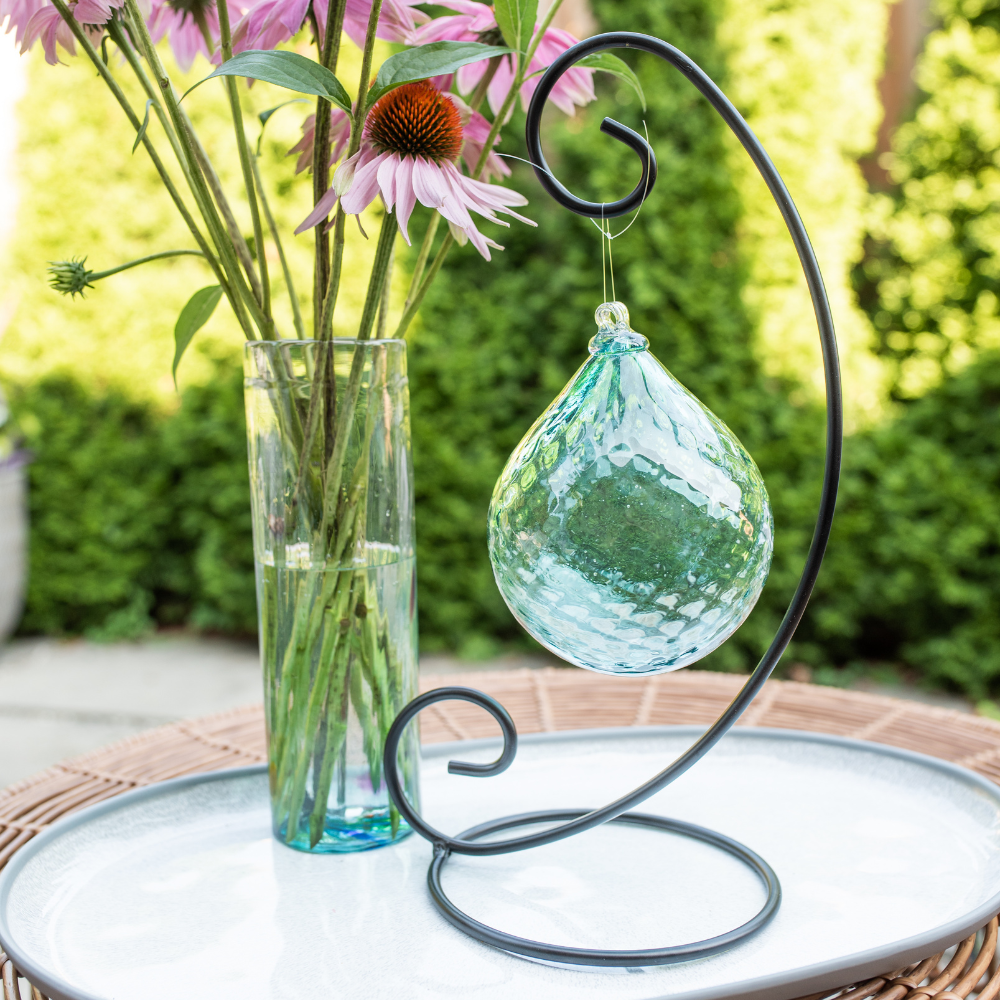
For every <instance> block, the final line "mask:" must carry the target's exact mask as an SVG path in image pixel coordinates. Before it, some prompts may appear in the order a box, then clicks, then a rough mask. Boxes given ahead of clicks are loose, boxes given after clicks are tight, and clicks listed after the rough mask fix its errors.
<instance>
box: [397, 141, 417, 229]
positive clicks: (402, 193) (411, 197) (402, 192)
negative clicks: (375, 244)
mask: <svg viewBox="0 0 1000 1000" xmlns="http://www.w3.org/2000/svg"><path fill="white" fill-rule="evenodd" d="M416 200H417V196H416V193H415V192H414V190H413V157H411V156H403V157H401V158H400V161H399V172H398V173H397V175H396V224H397V225H398V226H399V231H400V232H401V233H402V234H403V239H404V240H406V242H407V244H409V242H410V234H409V233H408V232H407V227H408V226H409V224H410V215H411V214H412V212H413V206H414V205H415V204H416Z"/></svg>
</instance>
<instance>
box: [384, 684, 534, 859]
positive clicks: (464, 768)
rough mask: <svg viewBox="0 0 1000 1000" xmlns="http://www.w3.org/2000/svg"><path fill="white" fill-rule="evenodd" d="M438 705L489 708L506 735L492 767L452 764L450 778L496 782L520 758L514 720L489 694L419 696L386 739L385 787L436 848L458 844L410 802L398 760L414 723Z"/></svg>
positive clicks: (457, 691)
mask: <svg viewBox="0 0 1000 1000" xmlns="http://www.w3.org/2000/svg"><path fill="white" fill-rule="evenodd" d="M436 701H469V702H472V704H473V705H478V706H479V707H480V708H485V709H486V711H487V712H489V713H490V715H492V716H493V718H494V719H496V720H497V722H498V723H499V724H500V729H501V730H502V731H503V753H502V754H500V756H499V757H498V758H497V759H496V760H495V761H493V762H492V763H491V764H470V763H468V762H467V761H462V760H451V761H449V762H448V773H449V774H462V775H465V776H466V777H469V778H492V777H494V776H495V775H497V774H502V773H503V772H504V771H506V770H507V768H508V767H510V765H511V764H513V763H514V758H515V757H516V756H517V729H516V728H515V726H514V720H513V719H512V718H511V717H510V714H509V713H508V711H507V709H505V708H504V707H503V705H501V704H500V702H498V701H495V700H494V699H493V698H491V697H490V696H489V695H488V694H483V692H482V691H475V690H473V689H472V688H463V687H444V688H435V689H434V690H433V691H428V692H427V693H426V694H421V695H418V696H417V697H416V698H414V699H413V701H411V702H410V703H409V704H408V705H407V706H406V707H405V708H404V709H403V710H402V711H401V712H400V713H399V715H397V716H396V718H395V720H394V721H393V723H392V725H391V726H390V727H389V733H388V735H387V736H386V738H385V765H384V766H385V783H386V787H387V788H388V790H389V795H390V797H391V798H392V801H393V802H395V803H396V808H397V809H398V810H399V812H400V814H401V815H402V816H403V818H404V819H405V820H406V822H407V823H409V824H410V826H412V827H413V829H414V830H416V831H417V832H418V833H419V834H420V835H421V836H422V837H424V838H425V839H426V840H429V841H431V842H432V843H435V844H442V845H449V846H450V844H452V843H454V841H453V840H452V838H450V837H448V836H447V835H446V834H443V833H440V832H439V831H437V830H435V829H434V827H432V826H428V825H427V824H426V823H425V822H424V821H423V819H422V818H421V816H420V814H419V813H418V812H416V811H415V810H414V808H413V806H411V805H410V803H409V802H408V801H407V798H406V795H405V793H404V792H403V786H402V783H401V782H400V780H399V766H398V762H397V760H396V755H397V753H398V751H399V741H400V740H401V739H402V738H403V731H404V730H405V729H406V727H407V726H408V725H409V723H410V720H411V719H412V718H413V717H414V716H415V715H417V713H419V712H422V711H423V710H424V709H425V708H427V707H428V706H429V705H433V704H434V703H435V702H436Z"/></svg>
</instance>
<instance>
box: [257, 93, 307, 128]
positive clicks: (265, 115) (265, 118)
mask: <svg viewBox="0 0 1000 1000" xmlns="http://www.w3.org/2000/svg"><path fill="white" fill-rule="evenodd" d="M308 103H309V102H308V101H307V100H306V99H305V98H304V97H293V98H292V99H291V100H290V101H282V102H281V103H280V104H276V105H275V106H274V107H273V108H268V109H267V111H262V112H261V113H260V114H259V115H257V117H258V118H259V119H260V124H261V126H264V125H266V124H267V123H268V122H269V121H270V120H271V115H273V114H274V113H275V111H280V110H281V109H282V108H287V107H288V105H289V104H308Z"/></svg>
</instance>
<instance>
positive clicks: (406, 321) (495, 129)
mask: <svg viewBox="0 0 1000 1000" xmlns="http://www.w3.org/2000/svg"><path fill="white" fill-rule="evenodd" d="M560 2H561V0H556V2H555V3H553V5H552V8H551V9H550V10H549V12H548V14H547V15H546V18H545V20H544V21H543V22H542V26H541V28H540V29H539V30H538V31H537V32H536V33H535V38H534V40H533V42H532V44H531V45H530V46H529V47H528V53H527V55H522V54H520V53H519V54H518V57H517V71H516V72H515V74H514V81H513V83H512V84H511V87H510V90H508V91H507V96H506V97H505V98H504V102H503V106H502V107H501V108H500V110H499V112H497V114H496V117H494V119H493V124H492V125H491V126H490V133H489V135H488V136H487V137H486V142H485V143H484V144H483V151H482V153H480V154H479V160H478V161H477V162H476V167H475V169H474V170H473V171H472V176H473V177H474V178H475V179H476V180H479V178H480V176H481V175H482V173H483V170H484V169H485V167H486V160H487V158H488V157H489V155H490V153H491V152H492V150H493V142H494V140H495V139H496V137H497V136H498V135H499V134H500V126H501V125H502V124H503V123H504V122H505V121H506V120H507V115H508V114H509V113H510V110H511V108H513V106H514V102H515V101H516V100H517V95H518V92H519V91H520V89H521V84H522V83H523V82H524V72H525V68H526V67H527V66H528V64H529V63H530V61H531V57H532V55H534V53H535V49H536V48H538V42H539V40H540V39H541V37H542V34H543V33H544V31H545V29H546V28H547V27H548V26H549V24H551V22H552V18H553V17H554V16H555V12H556V10H557V9H558V7H559V4H560ZM454 242H455V238H454V237H453V236H452V235H451V233H450V232H449V233H447V234H446V235H445V238H444V240H443V241H442V243H441V246H440V247H439V249H438V252H437V256H436V257H435V258H434V262H433V263H432V264H431V266H430V269H429V270H428V272H427V275H426V276H425V277H424V279H423V280H422V281H421V282H420V285H419V287H418V288H417V290H416V292H414V293H413V297H412V300H410V301H409V304H408V305H407V306H406V307H405V308H404V309H403V315H402V317H401V318H400V320H399V325H398V326H397V327H396V332H395V333H394V334H393V336H394V337H405V336H406V331H407V330H408V329H409V327H410V324H411V323H412V322H413V318H414V316H416V315H417V311H418V310H419V309H420V306H421V304H422V303H423V301H424V296H425V295H426V294H427V290H428V289H429V288H430V287H431V284H432V283H433V281H434V279H435V278H436V277H437V273H438V271H440V270H441V265H442V264H443V263H444V261H445V258H446V257H447V256H448V251H449V250H451V247H452V244H453V243H454Z"/></svg>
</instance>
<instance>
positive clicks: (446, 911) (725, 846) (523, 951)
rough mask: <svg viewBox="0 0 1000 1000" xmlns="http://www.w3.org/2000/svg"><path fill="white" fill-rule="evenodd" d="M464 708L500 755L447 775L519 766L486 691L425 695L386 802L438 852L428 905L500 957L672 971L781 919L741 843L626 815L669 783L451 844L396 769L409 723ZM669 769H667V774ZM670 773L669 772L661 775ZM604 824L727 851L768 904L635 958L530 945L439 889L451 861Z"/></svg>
mask: <svg viewBox="0 0 1000 1000" xmlns="http://www.w3.org/2000/svg"><path fill="white" fill-rule="evenodd" d="M450 700H458V701H467V702H471V703H472V704H474V705H478V706H479V707H480V708H484V709H486V711H487V712H489V713H490V715H492V716H493V718H494V719H496V721H497V723H498V724H499V726H500V729H501V731H502V733H503V752H502V753H501V754H500V756H499V757H498V758H497V759H496V760H495V761H493V762H492V763H489V764H471V763H468V762H466V761H458V760H453V761H450V762H449V763H448V771H449V773H450V774H463V775H466V776H467V777H473V778H491V777H493V776H495V775H497V774H500V773H502V772H503V771H506V770H507V768H508V767H510V765H511V764H512V763H513V762H514V757H515V755H516V754H517V730H516V729H515V727H514V720H513V719H511V717H510V714H509V713H508V712H507V710H506V709H505V708H504V707H503V705H501V704H500V703H499V702H498V701H495V700H494V699H493V698H491V697H490V696H489V695H486V694H483V692H481V691H474V690H472V689H471V688H461V687H446V688H436V689H434V690H433V691H427V692H425V693H424V694H422V695H419V696H418V697H416V698H414V699H413V701H411V702H410V703H409V704H408V705H407V706H406V707H405V708H404V709H403V710H402V711H401V712H400V713H399V715H398V716H397V717H396V720H395V722H393V724H392V726H391V727H390V729H389V734H388V736H387V737H386V741H385V780H386V785H387V787H388V789H389V795H390V796H391V798H392V800H393V802H394V803H395V804H396V808H397V809H399V811H400V813H401V814H402V815H403V817H404V818H405V819H406V821H407V822H408V823H409V824H410V826H411V827H412V828H413V830H414V831H415V832H416V833H418V834H419V835H420V836H421V837H423V838H424V839H425V840H428V841H430V842H431V843H432V844H433V845H434V858H433V860H432V861H431V866H430V868H429V869H428V872H427V885H428V887H429V888H430V892H431V898H432V899H433V900H434V903H435V904H436V906H437V908H438V909H439V910H440V911H441V913H442V914H443V916H444V917H445V919H446V920H448V921H449V922H450V923H452V924H453V925H454V926H455V927H457V928H458V929H459V930H461V931H464V932H465V933H466V934H468V935H470V936H471V937H473V938H475V939H476V940H478V941H482V942H483V943H484V944H488V945H492V946H493V947H494V948H500V949H502V950H503V951H508V952H512V953H513V954H515V955H521V956H523V957H524V958H530V959H533V960H535V961H541V962H551V963H554V964H558V965H577V966H581V965H582V966H599V967H605V968H615V967H617V968H639V967H642V966H646V965H670V964H671V963H674V962H685V961H690V960H691V959H694V958H705V957H707V956H708V955H714V954H716V953H717V952H720V951H724V950H725V949H727V948H731V947H732V946H733V945H734V944H736V943H737V942H739V941H741V940H742V939H743V938H746V937H749V936H750V935H751V934H754V933H755V932H757V931H759V930H760V929H761V928H762V927H763V926H764V925H765V924H767V922H768V921H769V920H770V919H771V918H772V917H773V916H774V915H775V913H777V911H778V906H779V905H780V903H781V885H780V883H779V882H778V876H777V875H775V873H774V869H773V868H771V866H770V865H769V864H768V863H767V862H766V861H765V860H764V859H763V858H762V857H761V856H760V855H759V854H755V853H754V852H753V851H751V850H750V848H749V847H746V846H744V845H743V844H741V843H739V842H738V841H735V840H732V839H731V838H729V837H726V836H724V835H723V834H721V833H716V832H715V831H714V830H706V829H705V828H704V827H702V826H695V825H694V824H693V823H685V822H682V821H681V820H676V819H667V818H666V817H665V816H652V815H650V814H648V813H635V812H628V811H627V810H628V809H629V808H630V806H631V805H636V804H638V803H639V802H641V801H643V800H644V799H647V798H649V796H650V795H652V794H654V793H655V792H656V791H658V790H659V788H662V787H664V785H665V784H666V783H667V781H669V776H668V778H667V781H661V782H658V781H657V779H653V780H652V781H650V782H647V783H646V784H645V785H643V786H641V787H640V788H638V789H635V790H634V791H633V792H632V793H630V794H629V795H627V796H625V797H624V798H621V799H618V800H617V801H616V802H612V803H611V804H610V805H607V806H604V807H603V808H600V809H594V810H589V811H588V810H585V809H555V810H545V811H542V812H531V813H521V814H519V815H517V816H505V817H503V818H502V819H494V820H490V821H489V822H488V823H481V824H480V825H479V826H475V827H472V828H471V829H469V830H466V831H465V832H464V833H460V834H459V835H458V836H457V837H449V836H448V835H447V834H445V833H442V832H441V831H440V830H435V829H434V827H432V826H430V825H429V824H428V823H426V822H425V820H424V819H423V817H422V816H421V815H420V813H418V812H417V811H416V809H414V808H413V805H412V804H411V803H410V802H408V801H407V799H406V796H405V795H404V794H403V787H402V783H401V782H400V778H399V762H398V759H397V754H398V751H399V741H400V739H401V738H402V735H403V731H404V730H405V729H406V727H407V726H408V725H409V723H410V721H411V720H412V719H413V718H414V716H416V715H417V714H418V713H419V712H420V711H422V710H423V709H425V708H427V707H428V706H430V705H433V704H434V703H435V702H438V701H450ZM669 770H670V769H669V768H668V771H669ZM663 773H667V772H663ZM604 823H625V824H628V825H630V826H643V827H647V828H649V829H653V830H660V831H661V832H663V833H673V834H679V835H680V836H682V837H690V838H692V839H694V840H700V841H701V842H702V843H705V844H709V845H711V846H712V847H716V848H718V849H719V850H722V851H725V852H726V853H727V854H730V855H732V856H733V857H734V858H737V859H738V860H740V861H742V862H743V863H744V864H745V865H746V866H747V867H748V868H750V869H751V870H752V871H753V872H754V873H755V874H756V875H757V876H758V877H759V878H760V880H761V882H762V883H763V884H764V888H765V889H766V891H767V899H766V901H765V903H764V905H763V906H762V907H761V909H760V911H759V912H758V913H757V914H756V915H755V916H753V917H752V918H751V919H750V920H748V921H746V923H743V924H740V926H739V927H735V928H733V930H730V931H726V932H725V933H724V934H717V935H715V936H714V937H710V938H706V939H705V940H703V941H693V942H691V943H690V944H679V945H668V946H667V947H664V948H643V949H640V950H636V951H605V950H602V949H597V948H571V947H567V946H565V945H557V944H547V943H545V942H544V941H532V940H531V939H530V938H522V937H517V936H516V935H514V934H507V933H506V932H504V931H501V930H497V929H496V928H495V927H490V926H489V925H488V924H484V923H481V922H480V921H478V920H476V919H474V918H473V917H470V916H469V915H468V914H467V913H466V912H465V911H464V910H461V909H459V908H458V907H457V906H456V905H455V904H454V903H453V902H452V901H451V900H450V899H449V898H448V895H447V894H446V893H445V891H444V886H443V885H442V884H441V873H442V871H443V870H444V866H445V864H446V862H447V861H448V858H449V857H450V856H451V855H452V854H472V855H480V856H488V855H495V854H510V853H513V852H515V851H523V850H527V849H529V848H531V847H541V846H542V845H543V844H551V843H554V842H556V841H559V840H564V839H566V838H567V837H571V836H574V835H575V834H577V833H582V832H583V831H585V830H592V829H594V828H595V827H597V826H601V825H602V824H604ZM546 824H556V825H555V826H552V825H548V826H546V829H544V830H541V831H539V832H536V833H529V834H527V835H524V836H520V837H512V838H510V839H506V840H490V839H486V838H489V837H490V835H491V834H497V833H500V832H501V831H503V830H511V829H514V828H517V827H525V826H545V825H546Z"/></svg>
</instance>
